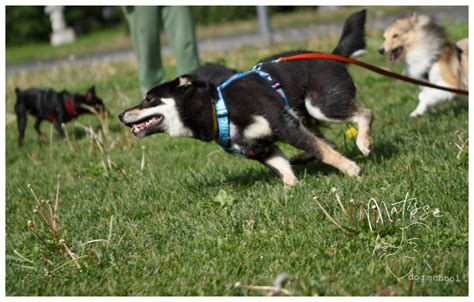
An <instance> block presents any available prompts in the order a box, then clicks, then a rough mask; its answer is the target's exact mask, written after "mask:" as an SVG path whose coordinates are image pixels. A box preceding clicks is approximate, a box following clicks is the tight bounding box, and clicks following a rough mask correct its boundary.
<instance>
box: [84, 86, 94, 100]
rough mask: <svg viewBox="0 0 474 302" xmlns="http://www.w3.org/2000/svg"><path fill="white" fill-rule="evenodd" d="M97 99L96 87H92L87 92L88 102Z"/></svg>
mask: <svg viewBox="0 0 474 302" xmlns="http://www.w3.org/2000/svg"><path fill="white" fill-rule="evenodd" d="M94 97H95V85H92V86H91V87H90V88H89V89H87V92H86V100H91V99H93V98H94Z"/></svg>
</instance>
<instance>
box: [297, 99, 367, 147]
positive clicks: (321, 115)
mask: <svg viewBox="0 0 474 302" xmlns="http://www.w3.org/2000/svg"><path fill="white" fill-rule="evenodd" d="M341 104H343V102H341V103H340V104H338V106H341V107H344V108H345V110H344V111H345V114H344V115H343V116H342V117H341V116H339V117H337V118H335V117H330V116H331V115H330V113H331V111H333V112H334V111H337V110H335V109H334V108H323V109H324V110H321V109H320V108H318V107H317V106H315V105H314V104H313V103H312V102H311V99H309V98H308V99H306V100H305V106H306V109H307V110H308V113H309V114H310V115H311V116H312V117H314V118H315V119H317V120H319V121H325V122H333V123H345V122H351V123H356V124H357V127H358V128H359V133H358V135H357V140H356V144H357V148H359V150H360V151H361V152H362V154H364V156H368V155H369V154H370V151H371V146H372V139H371V137H370V126H371V124H372V112H371V111H370V110H369V109H365V108H362V107H357V106H356V105H355V100H354V99H350V100H349V99H345V103H344V104H345V106H342V105H341ZM325 111H329V112H325ZM332 115H334V114H332Z"/></svg>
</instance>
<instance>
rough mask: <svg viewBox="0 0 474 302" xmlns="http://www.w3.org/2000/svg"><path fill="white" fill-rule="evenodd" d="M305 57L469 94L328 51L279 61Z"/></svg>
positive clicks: (465, 91) (467, 93) (465, 93)
mask: <svg viewBox="0 0 474 302" xmlns="http://www.w3.org/2000/svg"><path fill="white" fill-rule="evenodd" d="M305 59H327V60H334V61H340V62H345V63H350V64H354V65H358V66H361V67H363V68H366V69H368V70H371V71H373V72H376V73H379V74H381V75H384V76H388V77H391V78H395V79H398V80H401V81H405V82H409V83H413V84H417V85H421V86H427V87H431V88H435V89H440V90H446V91H449V92H453V93H456V94H463V95H469V91H467V90H462V89H456V88H450V87H444V86H438V85H435V84H432V83H430V82H426V81H422V80H418V79H413V78H409V77H406V76H403V75H401V74H398V73H395V72H391V71H388V70H385V69H382V68H380V67H377V66H374V65H370V64H367V63H364V62H361V61H358V60H354V59H351V58H347V57H343V56H340V55H334V54H326V53H304V54H299V55H294V56H289V57H284V58H279V59H278V60H277V61H292V60H305Z"/></svg>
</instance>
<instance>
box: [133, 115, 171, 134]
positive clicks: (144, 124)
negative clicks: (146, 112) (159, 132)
mask: <svg viewBox="0 0 474 302" xmlns="http://www.w3.org/2000/svg"><path fill="white" fill-rule="evenodd" d="M163 118H164V117H163V115H161V114H157V115H153V116H151V117H147V118H145V119H142V120H140V121H137V122H134V123H130V124H127V126H129V127H131V128H132V130H131V131H132V133H133V134H134V135H135V136H145V135H148V134H151V133H153V132H155V131H153V130H156V126H158V125H159V124H161V122H162V121H163Z"/></svg>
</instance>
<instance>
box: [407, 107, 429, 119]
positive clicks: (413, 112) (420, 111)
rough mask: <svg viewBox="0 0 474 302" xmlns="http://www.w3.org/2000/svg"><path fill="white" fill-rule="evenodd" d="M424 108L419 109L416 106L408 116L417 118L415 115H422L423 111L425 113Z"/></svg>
mask: <svg viewBox="0 0 474 302" xmlns="http://www.w3.org/2000/svg"><path fill="white" fill-rule="evenodd" d="M425 111H426V110H425V109H419V108H416V109H415V110H413V111H412V112H411V113H410V117H411V118H417V117H420V116H422V115H423V113H425Z"/></svg>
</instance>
